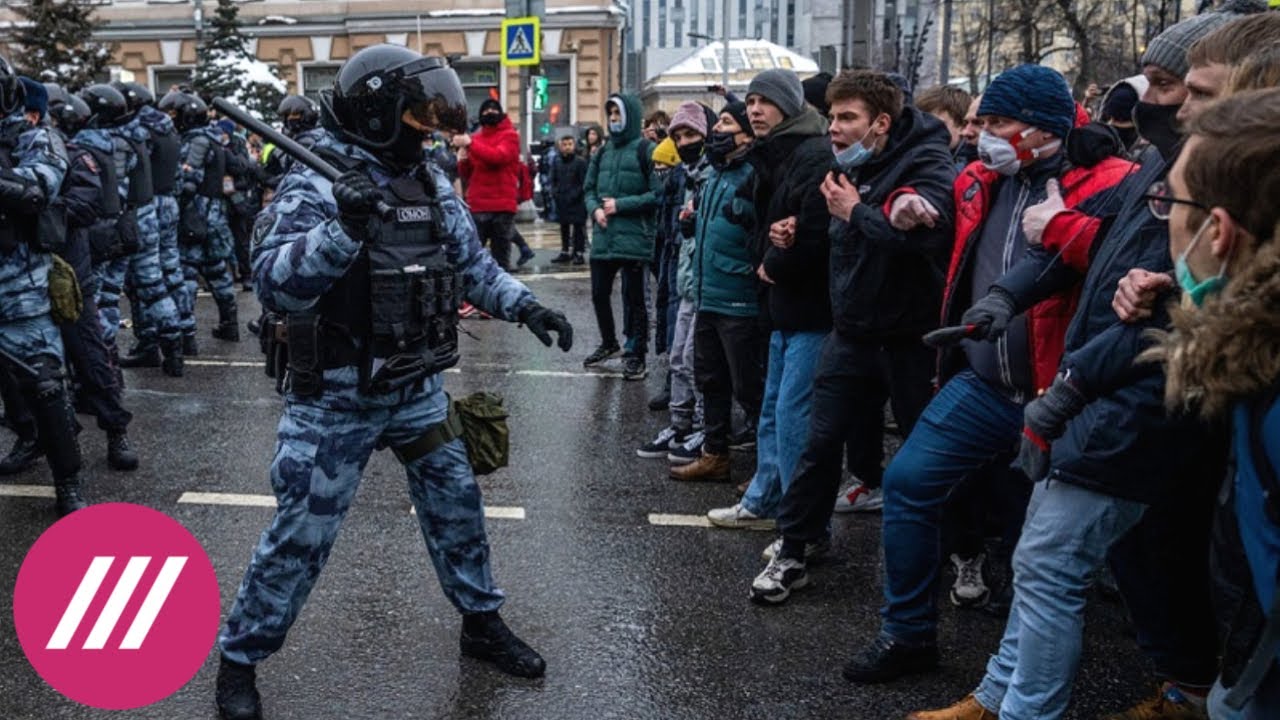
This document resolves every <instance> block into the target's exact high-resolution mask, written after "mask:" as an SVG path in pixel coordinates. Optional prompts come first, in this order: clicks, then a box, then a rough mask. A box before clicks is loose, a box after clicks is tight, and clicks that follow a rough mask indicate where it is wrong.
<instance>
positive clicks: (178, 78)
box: [151, 65, 195, 97]
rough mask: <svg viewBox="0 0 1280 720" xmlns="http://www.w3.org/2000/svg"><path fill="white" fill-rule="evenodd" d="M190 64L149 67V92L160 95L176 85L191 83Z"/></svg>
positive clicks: (191, 69)
mask: <svg viewBox="0 0 1280 720" xmlns="http://www.w3.org/2000/svg"><path fill="white" fill-rule="evenodd" d="M194 72H195V66H192V65H169V66H167V67H153V68H151V92H153V93H155V95H156V97H160V96H161V95H164V94H165V93H167V92H169V91H170V90H172V89H173V88H174V87H175V86H178V85H188V86H189V85H191V75H192V73H194Z"/></svg>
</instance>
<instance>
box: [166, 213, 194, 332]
mask: <svg viewBox="0 0 1280 720" xmlns="http://www.w3.org/2000/svg"><path fill="white" fill-rule="evenodd" d="M156 226H157V228H159V232H160V269H161V271H162V272H163V273H164V282H165V287H166V289H167V290H168V291H169V297H171V298H173V304H174V306H175V307H176V308H177V311H178V326H179V328H181V330H182V334H184V335H191V334H194V333H195V331H196V315H195V306H194V305H193V304H192V302H191V296H190V295H188V294H187V281H186V278H185V277H184V276H183V273H182V256H181V255H180V254H179V252H178V199H177V198H175V197H174V196H172V195H157V196H156Z"/></svg>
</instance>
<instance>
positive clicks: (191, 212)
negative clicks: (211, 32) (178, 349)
mask: <svg viewBox="0 0 1280 720" xmlns="http://www.w3.org/2000/svg"><path fill="white" fill-rule="evenodd" d="M160 110H162V111H164V112H167V113H168V114H169V117H171V118H172V119H173V124H174V126H175V127H177V128H178V132H180V133H182V147H181V149H180V150H179V154H178V157H179V171H178V179H179V186H178V191H179V195H178V245H179V251H180V254H181V255H182V269H183V274H184V275H185V277H186V285H187V297H188V298H189V299H190V301H191V304H192V307H195V298H196V276H197V275H199V276H200V277H203V278H204V280H205V282H206V283H208V285H209V291H210V292H211V293H213V300H214V302H216V303H217V305H218V326H217V327H215V328H213V331H212V334H213V336H214V337H215V338H217V339H219V340H228V341H233V342H234V341H237V340H239V339H240V328H239V327H238V326H237V325H236V294H235V290H234V288H233V287H232V282H231V273H230V271H229V270H228V268H227V261H228V260H230V259H231V257H232V254H233V252H234V240H233V238H232V237H231V228H230V226H229V225H228V217H227V201H226V197H225V191H226V188H225V187H224V185H223V178H224V176H225V175H226V172H227V152H226V148H225V147H223V144H222V130H221V129H219V128H218V127H216V126H210V125H209V107H208V106H207V105H205V103H204V101H203V100H201V99H200V98H198V97H196V96H195V95H192V94H190V93H184V92H181V91H177V90H175V91H173V92H170V93H169V94H168V95H165V96H164V97H163V98H162V99H161V100H160ZM182 342H183V345H182V352H183V355H185V356H188V357H189V356H192V355H195V354H196V353H197V352H198V351H199V350H198V348H197V347H196V338H195V335H194V334H191V335H187V334H185V333H184V334H183V337H182Z"/></svg>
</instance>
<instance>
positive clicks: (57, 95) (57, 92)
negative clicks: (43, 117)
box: [44, 83, 72, 116]
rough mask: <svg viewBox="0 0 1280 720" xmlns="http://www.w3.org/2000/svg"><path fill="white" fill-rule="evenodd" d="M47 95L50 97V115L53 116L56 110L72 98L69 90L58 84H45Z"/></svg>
mask: <svg viewBox="0 0 1280 720" xmlns="http://www.w3.org/2000/svg"><path fill="white" fill-rule="evenodd" d="M44 91H45V94H47V95H48V96H49V115H50V116H52V115H53V111H54V108H56V107H58V106H59V105H62V104H65V103H66V102H67V100H68V99H70V98H71V97H72V95H71V93H69V92H67V89H66V88H64V87H62V86H61V85H59V84H58V83H44Z"/></svg>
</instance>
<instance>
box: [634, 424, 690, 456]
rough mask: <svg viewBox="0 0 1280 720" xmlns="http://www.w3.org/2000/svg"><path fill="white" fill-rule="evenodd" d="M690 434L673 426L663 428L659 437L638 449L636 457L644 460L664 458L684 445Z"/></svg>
mask: <svg viewBox="0 0 1280 720" xmlns="http://www.w3.org/2000/svg"><path fill="white" fill-rule="evenodd" d="M688 434H689V433H688V432H682V431H680V430H677V429H675V428H674V427H671V426H668V427H665V428H662V430H661V431H660V432H659V433H658V436H657V437H655V438H654V439H653V440H652V441H650V442H647V443H645V444H644V445H641V446H640V447H639V448H638V449H636V455H639V456H640V457H642V458H664V457H666V456H667V453H669V452H671V450H672V448H675V447H676V446H678V445H681V444H683V443H684V441H685V439H686V437H687V436H688Z"/></svg>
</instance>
